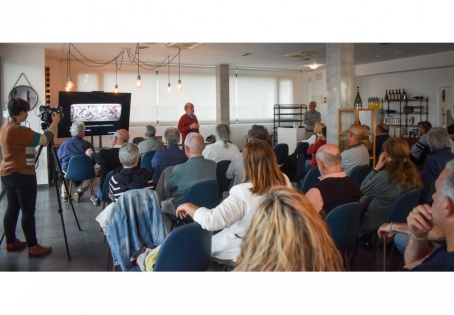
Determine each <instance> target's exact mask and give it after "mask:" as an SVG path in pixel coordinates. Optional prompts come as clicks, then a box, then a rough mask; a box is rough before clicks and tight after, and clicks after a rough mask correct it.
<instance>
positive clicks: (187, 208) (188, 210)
mask: <svg viewBox="0 0 454 315" xmlns="http://www.w3.org/2000/svg"><path fill="white" fill-rule="evenodd" d="M198 208H199V207H198V206H196V205H194V204H192V203H190V202H187V203H183V204H181V205H179V206H178V208H177V211H176V216H177V217H179V218H180V219H183V218H185V217H186V216H187V215H190V216H191V217H194V213H195V212H196V211H197V209H198Z"/></svg>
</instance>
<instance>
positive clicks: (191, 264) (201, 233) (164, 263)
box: [153, 222, 211, 271]
mask: <svg viewBox="0 0 454 315" xmlns="http://www.w3.org/2000/svg"><path fill="white" fill-rule="evenodd" d="M210 263H211V232H210V231H207V230H204V229H202V227H201V226H200V225H199V224H198V223H197V222H192V223H188V224H185V225H183V226H180V227H178V228H176V229H174V230H173V231H172V232H170V233H169V235H167V237H166V238H165V240H164V242H163V243H162V245H161V248H160V249H159V253H158V256H157V258H156V263H155V265H154V268H153V271H207V270H208V268H209V267H210Z"/></svg>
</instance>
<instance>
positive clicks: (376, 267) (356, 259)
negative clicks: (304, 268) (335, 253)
mask: <svg viewBox="0 0 454 315" xmlns="http://www.w3.org/2000/svg"><path fill="white" fill-rule="evenodd" d="M97 182H98V180H96V181H95V182H94V187H97V186H98V183H97ZM56 196H57V195H56V191H55V187H54V186H52V187H47V186H39V187H38V197H37V202H36V229H37V238H38V242H39V243H40V244H41V245H44V246H52V247H53V251H52V253H51V254H50V255H48V256H46V257H43V258H39V259H31V258H28V255H27V251H26V250H24V251H22V252H13V253H7V252H6V250H5V241H3V243H2V244H1V246H0V271H107V268H106V264H107V249H108V246H107V243H104V237H103V233H102V232H101V230H100V227H99V224H98V223H97V222H96V220H95V217H96V216H97V215H98V214H99V212H100V211H101V207H96V206H94V205H93V204H92V203H91V202H90V201H89V197H90V196H89V195H88V194H87V193H86V194H84V195H83V197H82V198H81V201H80V202H78V203H77V202H73V205H74V210H75V213H76V215H77V219H78V221H79V224H80V227H81V229H82V230H81V231H79V228H78V226H77V223H76V220H75V217H74V214H73V212H72V210H71V208H70V209H69V210H67V203H62V208H63V209H62V217H63V221H64V226H65V230H66V235H67V240H68V249H69V253H70V255H71V259H68V255H67V251H66V246H65V239H64V234H63V227H62V222H61V215H60V214H59V212H58V202H57V197H56ZM6 205H7V202H6V196H4V197H3V198H2V200H1V201H0V222H1V223H2V224H1V226H0V233H1V235H3V215H4V212H5V209H6ZM17 237H18V238H19V239H21V240H24V237H23V234H22V229H21V227H20V218H19V223H18V227H17ZM388 252H389V251H388ZM375 255H377V259H375ZM382 257H383V256H382V250H381V247H380V249H379V251H378V252H375V251H374V250H373V248H370V247H369V248H368V247H365V246H359V247H358V248H357V250H356V251H355V252H354V253H353V256H352V264H351V265H352V268H351V269H352V271H381V270H383V263H382V262H383V259H382ZM390 258H391V259H389V262H390V263H389V265H388V266H387V270H389V271H395V270H398V269H399V268H401V267H402V265H403V259H402V256H401V255H400V254H398V253H397V252H396V251H395V252H394V254H393V255H392V257H390ZM109 270H112V268H111V267H110V268H109ZM211 270H212V271H217V270H220V268H219V267H218V266H215V265H213V267H212V268H211Z"/></svg>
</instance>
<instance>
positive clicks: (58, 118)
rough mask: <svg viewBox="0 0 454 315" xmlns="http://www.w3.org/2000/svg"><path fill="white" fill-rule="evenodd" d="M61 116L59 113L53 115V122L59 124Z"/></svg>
mask: <svg viewBox="0 0 454 315" xmlns="http://www.w3.org/2000/svg"><path fill="white" fill-rule="evenodd" d="M60 119H61V117H60V115H59V114H57V113H52V122H53V123H56V124H58V123H59V122H60Z"/></svg>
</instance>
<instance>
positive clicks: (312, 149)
mask: <svg viewBox="0 0 454 315" xmlns="http://www.w3.org/2000/svg"><path fill="white" fill-rule="evenodd" d="M320 125H321V126H320V127H321V131H322V133H321V135H319V137H317V141H315V142H314V143H313V144H312V145H310V146H309V148H307V154H311V155H312V158H311V161H310V162H309V164H306V169H305V171H306V173H307V172H308V171H309V170H310V168H311V167H317V160H316V159H315V154H316V153H317V150H318V149H319V148H320V147H321V146H323V145H325V144H326V126H325V124H322V123H320Z"/></svg>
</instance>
